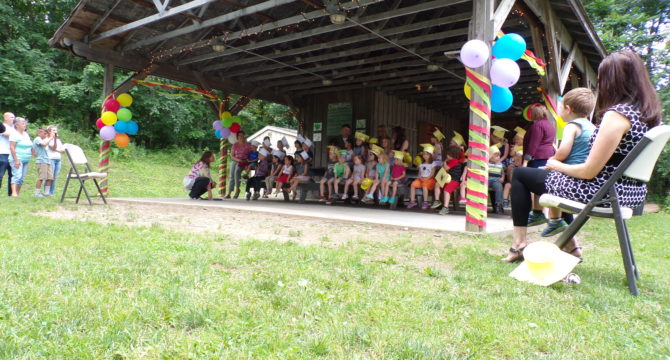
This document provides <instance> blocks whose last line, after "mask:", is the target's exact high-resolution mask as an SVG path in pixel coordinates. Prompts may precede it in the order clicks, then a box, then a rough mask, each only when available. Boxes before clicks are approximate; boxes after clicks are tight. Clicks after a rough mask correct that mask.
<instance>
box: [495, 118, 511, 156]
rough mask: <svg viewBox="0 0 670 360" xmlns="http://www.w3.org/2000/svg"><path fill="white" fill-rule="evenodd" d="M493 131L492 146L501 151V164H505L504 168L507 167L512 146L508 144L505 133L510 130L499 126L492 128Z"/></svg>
mask: <svg viewBox="0 0 670 360" xmlns="http://www.w3.org/2000/svg"><path fill="white" fill-rule="evenodd" d="M491 130H492V131H491V144H494V145H495V146H497V147H498V148H499V149H500V162H502V163H503V166H507V165H508V163H509V162H508V160H507V159H508V158H509V154H510V146H509V145H508V144H507V139H506V138H505V133H506V132H507V131H508V130H507V129H505V128H503V127H500V126H497V125H493V126H491Z"/></svg>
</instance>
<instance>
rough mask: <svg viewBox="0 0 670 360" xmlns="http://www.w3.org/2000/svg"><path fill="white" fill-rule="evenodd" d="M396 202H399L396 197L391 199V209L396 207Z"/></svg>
mask: <svg viewBox="0 0 670 360" xmlns="http://www.w3.org/2000/svg"><path fill="white" fill-rule="evenodd" d="M396 201H398V198H396V197H395V196H391V197H389V205H391V207H393V206H394V205H395V203H396Z"/></svg>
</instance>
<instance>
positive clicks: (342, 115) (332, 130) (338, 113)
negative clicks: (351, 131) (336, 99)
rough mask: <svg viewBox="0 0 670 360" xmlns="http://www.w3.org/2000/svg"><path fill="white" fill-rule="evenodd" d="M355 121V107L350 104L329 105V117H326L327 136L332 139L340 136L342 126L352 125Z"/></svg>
mask: <svg viewBox="0 0 670 360" xmlns="http://www.w3.org/2000/svg"><path fill="white" fill-rule="evenodd" d="M353 119H354V111H353V106H352V104H351V103H350V102H341V103H330V104H328V116H327V117H326V121H327V122H326V136H328V137H332V136H337V135H339V134H340V129H341V128H342V125H349V126H351V125H352V122H353Z"/></svg>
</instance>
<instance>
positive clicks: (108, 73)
mask: <svg viewBox="0 0 670 360" xmlns="http://www.w3.org/2000/svg"><path fill="white" fill-rule="evenodd" d="M113 91H114V65H111V64H105V76H104V81H103V91H102V96H103V100H102V101H103V104H104V102H105V99H107V97H108V96H110V95H111V94H112V92H113ZM110 147H111V142H109V141H105V140H103V141H101V142H100V155H99V163H98V171H100V172H102V173H106V174H107V176H105V177H104V178H102V180H100V191H101V192H102V194H103V195H105V197H108V196H109V183H108V179H109V154H110Z"/></svg>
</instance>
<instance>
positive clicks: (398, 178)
mask: <svg viewBox="0 0 670 360" xmlns="http://www.w3.org/2000/svg"><path fill="white" fill-rule="evenodd" d="M393 157H394V158H395V160H393V166H391V181H390V183H389V186H390V187H391V188H392V189H393V190H391V196H390V197H389V201H388V203H389V205H391V206H393V205H394V204H395V202H396V201H397V199H396V195H397V194H398V184H403V183H404V182H405V179H406V173H407V165H406V164H405V160H404V158H405V152H404V151H398V150H393Z"/></svg>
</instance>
